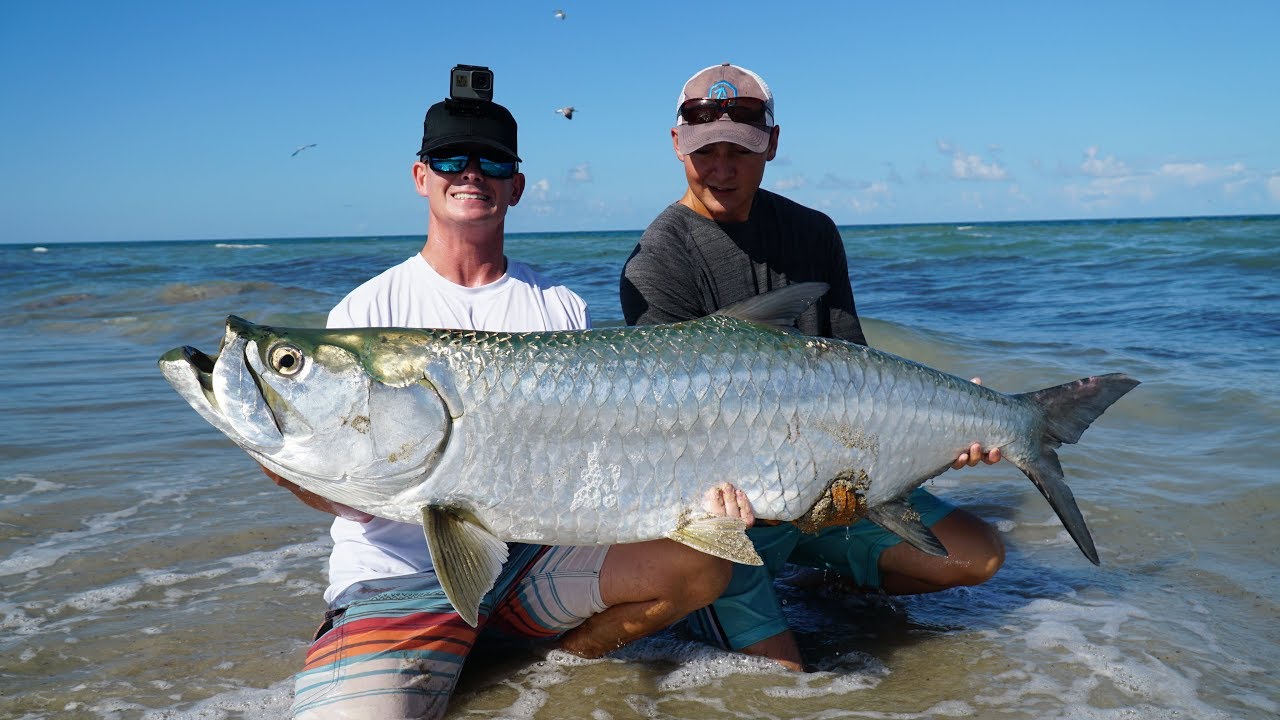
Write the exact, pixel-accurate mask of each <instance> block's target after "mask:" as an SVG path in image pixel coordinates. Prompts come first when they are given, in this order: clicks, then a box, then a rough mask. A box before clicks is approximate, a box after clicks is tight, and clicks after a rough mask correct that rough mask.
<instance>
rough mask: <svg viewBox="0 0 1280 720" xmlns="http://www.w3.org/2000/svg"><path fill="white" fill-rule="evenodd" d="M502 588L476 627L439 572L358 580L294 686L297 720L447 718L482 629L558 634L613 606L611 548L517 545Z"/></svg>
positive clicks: (330, 617)
mask: <svg viewBox="0 0 1280 720" xmlns="http://www.w3.org/2000/svg"><path fill="white" fill-rule="evenodd" d="M510 548H511V552H512V556H511V557H510V558H508V560H507V565H506V568H507V569H508V570H512V569H515V568H519V569H518V570H516V571H514V572H510V571H504V573H503V575H502V576H500V577H499V580H498V585H496V586H495V587H494V588H493V589H492V590H490V591H489V593H488V594H487V595H485V598H484V600H483V601H482V602H481V604H480V617H479V623H478V624H477V627H471V626H470V625H468V624H467V623H466V621H464V620H463V619H462V618H461V617H459V616H458V614H457V613H455V612H454V611H453V607H452V606H451V605H450V604H449V601H448V599H447V598H446V597H445V595H444V590H443V589H441V587H440V583H439V582H438V581H437V579H436V575H435V573H434V572H424V573H418V574H415V575H405V576H402V577H395V578H384V579H380V580H370V581H367V582H361V583H356V584H355V585H353V586H351V587H349V588H347V589H346V590H344V591H343V592H342V594H341V595H340V596H338V598H336V599H335V600H334V602H333V603H331V607H332V609H331V610H330V611H329V612H328V613H326V615H325V623H324V625H322V626H321V627H320V630H319V632H317V634H316V639H315V642H314V643H313V644H312V645H311V649H310V650H309V651H308V652H307V659H306V663H305V664H304V665H303V668H302V671H301V672H300V673H298V675H297V676H296V677H295V679H294V700H293V715H294V717H295V718H306V719H307V720H321V719H323V720H330V719H332V718H379V719H383V718H438V717H441V716H443V715H444V712H445V709H446V708H447V707H448V704H449V696H450V695H451V694H452V693H453V688H454V685H456V684H457V682H458V676H459V674H460V673H461V671H462V664H463V662H464V661H465V660H466V658H467V655H468V654H469V653H470V652H471V648H472V646H473V645H474V644H475V642H476V638H477V637H478V636H479V634H480V632H481V630H484V631H485V632H488V631H490V630H494V631H498V632H503V633H507V634H513V635H518V636H523V637H532V638H546V637H554V636H556V635H559V634H560V633H563V632H565V631H566V630H569V629H572V628H574V627H577V626H578V625H581V624H582V623H583V622H584V621H585V620H586V619H587V618H589V617H591V616H592V615H594V614H596V613H598V612H600V611H601V610H604V609H605V606H604V603H603V602H601V600H600V567H601V565H603V564H604V557H605V554H606V553H607V552H608V550H609V548H608V547H607V546H590V547H540V546H535V545H512V546H510Z"/></svg>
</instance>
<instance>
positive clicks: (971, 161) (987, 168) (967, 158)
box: [938, 140, 1009, 180]
mask: <svg viewBox="0 0 1280 720" xmlns="http://www.w3.org/2000/svg"><path fill="white" fill-rule="evenodd" d="M993 147H994V148H995V149H996V150H998V149H999V148H998V146H993ZM938 152H940V153H942V154H943V155H949V156H951V177H953V178H955V179H956V180H1008V179H1009V172H1008V171H1007V170H1005V167H1004V166H1003V165H1001V164H1000V162H999V161H998V160H993V161H991V162H986V161H984V160H983V159H982V158H981V157H979V156H977V155H974V154H973V153H966V152H965V151H964V150H962V149H961V148H958V147H955V146H953V145H952V144H951V143H948V142H945V141H943V140H939V141H938Z"/></svg>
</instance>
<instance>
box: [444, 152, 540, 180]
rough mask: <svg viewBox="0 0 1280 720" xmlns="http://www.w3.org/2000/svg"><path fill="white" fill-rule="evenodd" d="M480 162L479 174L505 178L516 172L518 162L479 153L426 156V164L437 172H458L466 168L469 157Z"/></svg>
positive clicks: (518, 165) (500, 178) (469, 160)
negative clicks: (495, 158)
mask: <svg viewBox="0 0 1280 720" xmlns="http://www.w3.org/2000/svg"><path fill="white" fill-rule="evenodd" d="M473 157H474V158H475V159H476V162H478V163H479V164H480V174H481V175H484V176H485V177H491V178H497V179H499V180H506V179H508V178H510V177H511V176H513V175H515V174H516V170H517V169H519V167H520V163H517V162H515V161H507V160H490V159H488V158H485V157H480V156H479V155H453V156H451V157H432V156H431V155H428V156H427V166H428V167H430V168H431V169H432V170H435V171H436V172H438V173H460V172H462V171H463V170H465V169H466V167H467V164H468V163H470V162H471V158H473Z"/></svg>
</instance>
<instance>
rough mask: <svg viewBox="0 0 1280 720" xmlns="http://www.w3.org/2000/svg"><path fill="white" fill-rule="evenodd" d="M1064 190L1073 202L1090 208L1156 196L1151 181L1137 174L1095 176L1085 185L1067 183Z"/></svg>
mask: <svg viewBox="0 0 1280 720" xmlns="http://www.w3.org/2000/svg"><path fill="white" fill-rule="evenodd" d="M1063 192H1065V193H1066V194H1067V197H1069V198H1071V200H1072V202H1074V203H1076V204H1077V205H1080V206H1081V207H1084V208H1085V209H1088V210H1096V209H1101V208H1109V207H1115V206H1117V205H1119V204H1120V203H1121V202H1123V201H1126V200H1138V201H1141V202H1150V201H1151V200H1154V199H1155V197H1156V190H1155V187H1154V186H1153V185H1152V184H1151V182H1150V181H1149V180H1148V179H1146V178H1141V177H1137V176H1129V177H1114V178H1095V179H1093V180H1091V181H1090V182H1088V183H1087V184H1085V185H1083V186H1081V185H1076V184H1075V183H1072V184H1070V185H1067V186H1066V187H1065V188H1063Z"/></svg>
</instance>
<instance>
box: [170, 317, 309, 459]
mask: <svg viewBox="0 0 1280 720" xmlns="http://www.w3.org/2000/svg"><path fill="white" fill-rule="evenodd" d="M241 322H243V321H241ZM251 347H252V343H251V342H250V341H248V340H247V339H246V338H245V337H244V336H243V335H241V334H239V333H238V332H236V329H235V328H234V327H233V324H232V323H231V322H228V326H227V332H226V334H225V335H224V337H223V339H222V346H221V347H220V348H219V349H218V353H217V354H216V355H207V354H205V353H203V352H201V351H200V350H199V349H197V348H195V347H192V346H190V345H184V346H182V347H180V348H174V349H173V350H170V351H169V352H167V353H165V354H164V356H162V357H161V358H160V369H161V371H162V372H163V373H164V375H165V378H166V379H167V380H168V381H169V384H171V385H172V386H173V387H174V389H175V390H177V391H178V393H179V394H180V395H182V397H183V398H184V399H185V400H186V401H187V403H188V404H189V405H191V407H192V408H193V409H195V410H196V412H198V413H200V415H201V416H203V417H204V419H205V420H207V421H208V422H209V423H210V424H212V425H213V426H214V427H216V428H218V429H219V430H221V431H222V432H223V433H224V434H225V435H227V436H228V437H230V438H231V439H233V440H235V441H236V443H237V444H238V445H240V446H241V447H244V448H245V449H246V450H254V451H258V452H263V453H267V452H271V451H274V450H278V449H279V448H280V447H282V446H283V444H284V435H283V433H282V432H281V428H280V421H279V419H278V418H277V417H276V416H275V413H274V412H273V410H272V408H271V404H270V400H268V398H267V394H266V392H264V388H263V383H262V380H261V379H260V378H259V377H258V374H257V372H255V371H254V368H253V366H252V363H251V362H250V360H249V357H248V354H249V353H250V352H252V350H251Z"/></svg>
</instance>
